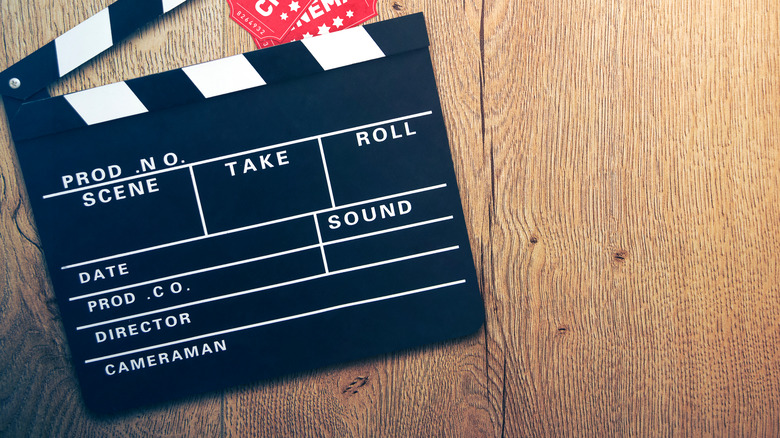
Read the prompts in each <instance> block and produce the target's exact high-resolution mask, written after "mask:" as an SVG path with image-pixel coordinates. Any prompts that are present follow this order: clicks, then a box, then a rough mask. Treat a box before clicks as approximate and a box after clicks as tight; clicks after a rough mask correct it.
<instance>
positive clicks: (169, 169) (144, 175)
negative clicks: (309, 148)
mask: <svg viewBox="0 0 780 438" xmlns="http://www.w3.org/2000/svg"><path fill="white" fill-rule="evenodd" d="M432 113H433V112H432V111H425V112H421V113H417V114H410V115H408V116H403V117H396V118H394V119H388V120H383V121H381V122H375V123H369V124H366V125H360V126H355V127H353V128H347V129H341V130H338V131H332V132H328V133H325V134H320V135H313V136H311V137H306V138H300V139H297V140H291V141H286V142H283V143H277V144H274V145H270V146H263V147H260V148H255V149H249V150H246V151H242V152H236V153H234V154H229V155H222V156H219V157H214V158H208V159H206V160H201V161H195V162H193V163H189V164H183V165H179V166H172V167H166V168H165V169H160V170H153V171H151V172H144V173H141V174H137V175H132V176H127V177H124V178H117V179H112V180H110V181H105V182H101V183H97V184H90V185H87V186H83V187H77V188H75V189H69V190H63V191H61V192H56V193H51V194H48V195H44V196H43V199H50V198H56V197H58V196H63V195H69V194H71V193H78V192H82V191H84V190H91V189H94V188H97V187H103V186H107V185H112V184H117V183H122V182H125V181H130V180H134V179H139V178H147V177H149V176H152V175H158V174H161V173H166V172H173V171H175V170H181V169H184V168H187V167H192V166H200V165H202V164H208V163H213V162H215V161H222V160H227V159H230V158H234V157H240V156H241V155H247V154H253V153H257V152H263V151H267V150H269V149H276V148H281V147H285V146H291V145H294V144H298V143H305V142H307V141H312V140H317V139H319V138H325V137H332V136H334V135H340V134H344V133H347V132H351V131H357V130H358V129H366V128H371V127H373V126H378V125H384V124H387V123H394V122H400V121H402V120H409V119H415V118H419V117H424V116H429V115H431V114H432Z"/></svg>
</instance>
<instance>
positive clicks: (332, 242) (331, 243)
mask: <svg viewBox="0 0 780 438" xmlns="http://www.w3.org/2000/svg"><path fill="white" fill-rule="evenodd" d="M452 219H453V217H452V216H447V217H440V218H438V219H431V220H429V221H422V222H416V223H413V224H409V225H401V226H400V227H393V228H388V229H386V230H379V231H374V232H371V233H366V234H359V235H357V236H352V237H345V238H343V239H337V240H330V241H327V242H323V243H322V245H323V246H328V245H335V244H337V243H344V242H349V241H352V240H359V239H365V238H366V237H373V236H379V235H382V234H387V233H393V232H396V231H401V230H408V229H409V228H417V227H422V226H425V225H430V224H435V223H437V222H444V221H448V220H452Z"/></svg>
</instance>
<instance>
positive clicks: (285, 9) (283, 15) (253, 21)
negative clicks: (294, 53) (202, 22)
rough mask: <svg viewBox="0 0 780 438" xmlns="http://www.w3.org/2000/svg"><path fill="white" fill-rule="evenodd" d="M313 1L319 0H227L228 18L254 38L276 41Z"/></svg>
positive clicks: (288, 30)
mask: <svg viewBox="0 0 780 438" xmlns="http://www.w3.org/2000/svg"><path fill="white" fill-rule="evenodd" d="M315 1H320V0H227V2H228V5H229V6H230V18H232V19H233V21H235V22H236V23H238V24H239V25H241V27H243V28H244V29H246V30H247V31H249V33H251V34H252V36H253V37H254V38H255V40H258V39H267V38H271V39H275V40H277V41H281V40H282V38H283V37H285V36H286V35H287V34H289V32H290V30H291V29H292V28H293V26H294V25H295V24H296V23H297V22H298V20H299V19H300V18H301V16H302V15H303V14H304V13H307V12H308V10H309V6H310V4H311V3H314V2H315ZM324 1H326V2H328V1H329V0H324ZM330 2H333V3H336V2H337V0H330ZM339 2H341V1H339Z"/></svg>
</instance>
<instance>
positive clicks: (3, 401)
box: [0, 0, 780, 437]
mask: <svg viewBox="0 0 780 438" xmlns="http://www.w3.org/2000/svg"><path fill="white" fill-rule="evenodd" d="M109 3H110V1H109V0H84V1H81V2H78V4H76V3H73V2H68V1H66V2H55V1H53V0H28V1H22V0H0V14H1V15H0V22H1V23H2V38H3V44H2V46H0V52H1V54H0V69H3V68H5V67H7V66H9V65H11V64H13V63H14V62H16V61H18V60H19V59H21V58H22V57H24V56H25V55H26V54H28V53H30V52H32V51H33V50H35V49H36V48H38V47H39V46H41V45H43V44H45V43H46V42H48V41H50V40H51V39H53V38H54V37H56V36H58V35H59V34H60V33H62V32H64V31H65V30H67V29H68V28H70V27H72V26H74V25H75V24H77V23H78V22H80V21H81V20H83V19H85V18H87V17H89V16H90V15H91V14H93V13H95V12H97V11H98V10H100V9H101V8H103V7H105V6H107V5H108V4H109ZM189 3H190V4H187V5H185V6H184V7H182V8H180V10H177V11H175V12H173V13H172V14H170V16H167V17H165V18H163V19H162V20H160V21H159V22H157V23H154V24H152V25H149V26H146V27H145V28H143V29H142V30H141V31H139V32H138V33H137V34H135V35H134V36H133V37H131V39H130V40H129V41H128V42H126V43H125V44H123V45H120V46H118V47H116V48H113V49H111V50H110V51H109V53H108V54H107V55H106V56H103V57H101V58H99V59H98V60H96V61H95V62H93V63H91V64H89V65H88V66H87V67H86V68H83V69H81V70H79V71H77V72H76V73H75V74H73V75H71V76H69V77H68V78H66V79H65V80H63V81H61V83H59V84H57V85H55V86H53V87H52V88H51V91H52V92H54V93H57V94H61V93H65V92H70V91H76V90H80V89H84V88H87V87H92V86H96V85H102V84H106V83H110V82H114V81H118V80H123V79H129V78H133V77H138V76H142V75H147V74H151V73H155V72H160V71H164V70H168V69H172V68H177V67H181V66H184V65H189V64H192V63H196V62H201V61H206V60H210V59H215V58H218V57H222V56H227V55H233V54H236V53H241V52H243V51H247V50H251V49H252V48H253V46H252V44H253V43H252V41H251V38H249V36H248V34H246V33H245V32H244V31H242V30H241V29H239V28H238V27H237V26H236V25H235V24H234V23H233V22H232V21H230V19H229V18H228V8H227V4H226V3H225V2H224V1H222V0H193V1H191V2H189ZM417 11H422V12H424V13H425V14H426V19H427V22H428V28H429V32H430V34H431V56H432V59H433V63H434V67H435V70H436V76H437V81H438V84H439V92H440V95H441V101H442V106H443V110H444V115H445V120H446V124H447V129H448V132H449V136H450V140H451V149H452V152H453V158H454V161H455V170H456V174H457V176H458V182H459V185H460V190H461V198H462V200H463V205H464V210H465V214H466V219H467V224H468V227H469V233H470V236H471V244H472V249H473V252H474V258H475V263H476V265H477V269H478V273H479V277H480V282H481V288H482V291H483V295H484V298H485V304H486V318H487V323H486V325H485V328H484V329H483V330H482V331H480V333H479V334H477V335H475V336H472V337H469V338H467V339H462V340H456V341H452V342H448V343H444V344H440V345H434V346H430V347H426V348H421V349H417V350H414V351H405V352H401V353H399V354H393V355H388V356H383V357H378V358H371V359H367V360H364V361H361V362H357V363H350V364H345V365H342V366H338V367H333V368H328V369H324V370H316V371H313V372H310V373H304V374H300V375H294V376H289V377H286V378H283V379H277V380H274V381H268V382H258V383H255V384H252V385H247V386H244V387H240V388H233V389H229V390H226V391H224V392H222V393H212V394H207V395H204V396H200V397H195V398H192V399H188V400H182V401H179V402H176V403H173V404H170V405H165V406H158V407H152V408H149V409H146V410H143V411H136V412H132V413H129V414H126V415H124V416H120V417H116V418H109V419H105V418H95V417H93V416H91V415H90V414H89V413H88V412H86V411H85V409H84V407H83V405H82V403H81V399H80V394H79V391H78V388H77V386H76V381H75V377H74V375H73V371H72V369H71V367H70V363H69V358H68V348H67V345H66V343H65V340H64V335H63V330H62V326H61V324H60V322H59V318H58V310H57V308H56V305H55V302H54V296H53V292H52V290H51V285H50V283H49V280H48V277H47V274H46V267H45V264H44V262H43V260H42V256H41V251H40V247H39V244H38V238H37V235H36V230H35V225H34V222H33V220H32V217H31V212H30V207H29V202H28V200H27V199H26V194H25V191H24V186H23V184H22V180H21V175H20V173H19V168H18V163H17V161H16V155H15V152H14V149H13V145H12V144H11V141H10V138H9V134H8V130H7V124H6V123H2V124H0V241H2V251H0V266H2V269H0V284H2V294H0V436H215V437H227V436H236V437H238V436H241V437H243V436H469V437H470V436H536V435H556V436H557V435H597V436H601V435H661V436H668V435H727V434H728V435H754V436H772V435H778V434H780V322H779V321H780V270H778V261H780V237H778V236H779V235H780V233H779V231H780V187H779V183H780V4H778V3H777V2H775V1H771V0H746V1H743V2H724V1H716V0H705V1H703V2H693V1H689V0H677V1H672V0H658V1H648V2H636V1H616V0H612V1H611V0H594V1H575V2H550V1H542V0H523V1H519V2H517V1H509V0H500V1H499V0H497V1H491V2H435V1H432V0H408V1H403V0H396V1H392V0H391V1H386V0H380V1H379V17H378V19H387V18H392V17H395V16H400V15H405V14H409V13H413V12H417Z"/></svg>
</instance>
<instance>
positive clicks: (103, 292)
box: [68, 244, 320, 301]
mask: <svg viewBox="0 0 780 438" xmlns="http://www.w3.org/2000/svg"><path fill="white" fill-rule="evenodd" d="M319 246H320V245H319V244H315V245H309V246H302V247H300V248H294V249H290V250H287V251H281V252H277V253H274V254H267V255H263V256H259V257H253V258H251V259H245V260H239V261H236V262H231V263H225V264H223V265H216V266H210V267H208V268H202V269H196V270H194V271H188V272H182V273H179V274H174V275H169V276H167V277H161V278H154V279H152V280H147V281H142V282H140V283H134V284H128V285H125V286H119V287H115V288H112V289H106V290H101V291H99V292H93V293H90V294H86V295H79V296H77V297H72V298H70V299H68V301H78V300H83V299H85V298H92V297H96V296H99V295H105V294H109V293H111V292H118V291H120V290H126V289H132V288H134V287H139V286H146V285H149V284H154V283H158V282H161V281H168V280H173V279H174V278H180V277H187V276H190V275H197V274H203V273H205V272H211V271H216V270H219V269H226V268H232V267H235V266H241V265H245V264H247V263H254V262H259V261H260V260H266V259H271V258H275V257H281V256H285V255H289V254H294V253H296V252H301V251H306V250H307V249H314V248H318V247H319Z"/></svg>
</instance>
